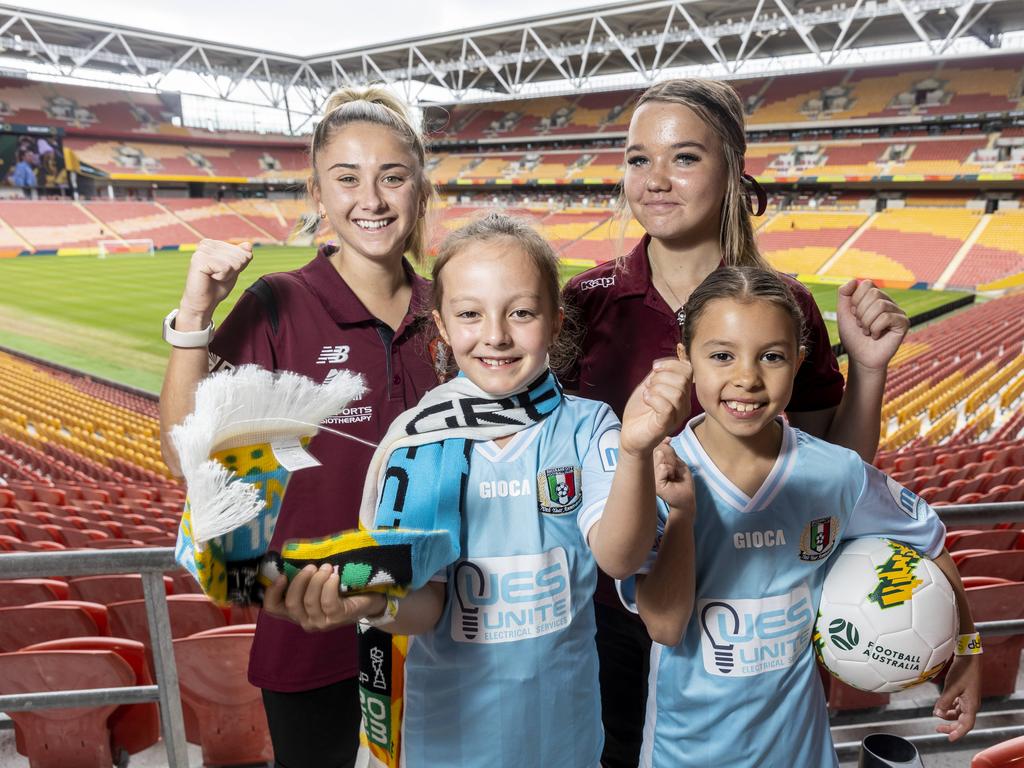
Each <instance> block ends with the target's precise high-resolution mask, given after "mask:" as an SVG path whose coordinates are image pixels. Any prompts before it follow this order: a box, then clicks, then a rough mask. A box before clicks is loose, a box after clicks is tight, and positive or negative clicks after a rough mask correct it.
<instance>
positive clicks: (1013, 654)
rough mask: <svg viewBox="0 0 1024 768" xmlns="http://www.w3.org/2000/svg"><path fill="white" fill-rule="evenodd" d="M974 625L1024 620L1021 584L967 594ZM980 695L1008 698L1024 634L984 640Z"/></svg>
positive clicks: (997, 586)
mask: <svg viewBox="0 0 1024 768" xmlns="http://www.w3.org/2000/svg"><path fill="white" fill-rule="evenodd" d="M966 594H967V603H968V604H969V605H970V606H971V616H972V617H973V618H974V620H975V621H1003V620H1020V619H1024V584H1021V583H1014V584H994V585H991V586H987V587H971V588H970V589H967V590H966ZM984 646H985V652H984V653H983V654H982V655H981V695H982V696H983V697H984V696H1009V695H1010V694H1012V693H1013V689H1014V687H1015V685H1016V682H1017V670H1018V668H1019V666H1020V652H1021V649H1022V648H1024V634H1019V635H1006V636H997V637H987V638H984Z"/></svg>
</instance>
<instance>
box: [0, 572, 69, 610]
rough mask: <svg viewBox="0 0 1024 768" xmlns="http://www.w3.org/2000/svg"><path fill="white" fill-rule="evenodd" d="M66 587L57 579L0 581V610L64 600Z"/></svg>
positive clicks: (66, 593) (66, 592)
mask: <svg viewBox="0 0 1024 768" xmlns="http://www.w3.org/2000/svg"><path fill="white" fill-rule="evenodd" d="M67 597H68V585H67V583H65V582H63V581H59V580H58V579H15V580H13V581H0V608H8V607H11V606H16V605H30V604H31V603H42V602H48V601H50V600H66V599H67Z"/></svg>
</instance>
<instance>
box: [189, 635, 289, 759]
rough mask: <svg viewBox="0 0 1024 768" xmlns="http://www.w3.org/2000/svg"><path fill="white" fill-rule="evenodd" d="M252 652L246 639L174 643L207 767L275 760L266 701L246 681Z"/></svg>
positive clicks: (215, 638) (232, 637) (225, 637)
mask: <svg viewBox="0 0 1024 768" xmlns="http://www.w3.org/2000/svg"><path fill="white" fill-rule="evenodd" d="M251 648H252V636H251V635H248V634H241V635H239V634H229V635H214V636H212V637H211V636H206V637H186V638H181V639H178V640H175V641H174V657H175V660H176V661H177V664H178V680H179V682H180V685H181V698H182V701H183V702H184V703H185V705H186V706H187V707H189V708H190V709H191V710H192V711H193V712H194V714H195V722H196V724H197V725H198V728H199V734H198V736H199V744H200V745H201V746H202V749H203V762H204V763H205V764H208V765H245V764H251V763H263V762H267V761H270V760H273V757H274V752H273V747H272V745H271V743H270V731H269V730H268V728H267V718H266V714H265V712H264V710H263V702H262V698H261V696H260V692H259V689H257V688H254V687H253V686H252V685H251V684H250V683H249V681H248V678H247V671H248V667H249V651H250V650H251Z"/></svg>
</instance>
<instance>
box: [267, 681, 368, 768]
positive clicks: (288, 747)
mask: <svg viewBox="0 0 1024 768" xmlns="http://www.w3.org/2000/svg"><path fill="white" fill-rule="evenodd" d="M263 708H264V709H265V710H266V712H267V724H268V725H269V726H270V740H271V742H273V744H274V765H275V768H352V766H354V765H355V761H356V753H357V752H358V751H359V722H360V719H361V717H362V714H361V712H360V709H359V683H358V681H357V680H356V679H355V678H352V679H351V680H342V681H341V682H338V683H332V684H331V685H326V686H324V687H323V688H314V689H313V690H311V691H299V692H296V693H279V692H277V691H268V690H266V689H264V690H263Z"/></svg>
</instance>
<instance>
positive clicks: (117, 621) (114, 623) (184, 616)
mask: <svg viewBox="0 0 1024 768" xmlns="http://www.w3.org/2000/svg"><path fill="white" fill-rule="evenodd" d="M107 610H108V611H109V613H110V634H112V635H114V636H115V637H128V638H131V639H132V640H138V641H139V642H140V643H142V644H143V645H145V646H146V654H147V655H148V656H149V658H150V663H151V664H152V652H151V646H150V641H149V622H148V619H147V618H146V606H145V603H144V602H143V601H142V600H126V601H124V602H120V603H112V604H111V605H108V606H107ZM167 611H168V613H169V614H170V619H171V637H172V638H179V637H188V636H189V635H191V634H194V633H196V632H202V631H203V630H204V629H213V628H214V627H223V626H225V625H226V624H227V620H226V619H225V617H224V611H222V610H221V609H220V608H219V607H217V605H216V604H215V603H214V602H213V601H212V600H210V598H208V597H206V596H205V595H169V596H168V597H167Z"/></svg>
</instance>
